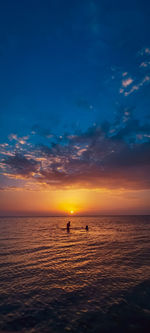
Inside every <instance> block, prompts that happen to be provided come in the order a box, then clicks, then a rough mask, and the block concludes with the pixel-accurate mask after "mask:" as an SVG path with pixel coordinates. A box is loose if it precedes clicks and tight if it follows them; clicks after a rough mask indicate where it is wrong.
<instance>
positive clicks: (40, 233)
mask: <svg viewBox="0 0 150 333" xmlns="http://www.w3.org/2000/svg"><path fill="white" fill-rule="evenodd" d="M66 222H67V218H64V217H26V218H19V217H17V218H0V332H28V333H33V332H36V333H39V332H52V333H53V332H54V333H55V332H79V333H83V332H97V333H99V332H150V217H149V216H113V217H110V216H107V217H106V216H105V217H71V229H70V232H69V233H68V232H67V230H66ZM86 224H88V226H89V231H86V230H85V225H86Z"/></svg>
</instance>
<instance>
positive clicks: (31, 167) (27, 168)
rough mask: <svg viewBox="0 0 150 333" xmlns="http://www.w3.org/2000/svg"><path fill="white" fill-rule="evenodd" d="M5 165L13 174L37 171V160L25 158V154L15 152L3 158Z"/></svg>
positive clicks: (28, 174) (29, 173)
mask: <svg viewBox="0 0 150 333" xmlns="http://www.w3.org/2000/svg"><path fill="white" fill-rule="evenodd" d="M4 163H5V165H6V166H8V167H9V169H10V170H11V171H12V174H13V172H14V173H15V174H19V175H23V176H27V177H28V176H30V175H31V174H32V173H33V172H37V166H38V162H36V161H35V160H33V159H27V158H26V157H25V156H22V155H20V154H16V155H14V156H9V157H7V158H6V159H5V160H4Z"/></svg>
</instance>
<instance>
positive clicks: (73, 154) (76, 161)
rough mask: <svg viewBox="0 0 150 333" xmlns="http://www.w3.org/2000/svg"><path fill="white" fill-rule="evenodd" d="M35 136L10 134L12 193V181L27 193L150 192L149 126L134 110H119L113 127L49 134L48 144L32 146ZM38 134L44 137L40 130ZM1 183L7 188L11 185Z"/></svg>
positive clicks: (5, 172) (7, 157)
mask: <svg viewBox="0 0 150 333" xmlns="http://www.w3.org/2000/svg"><path fill="white" fill-rule="evenodd" d="M32 132H33V131H32ZM32 132H31V133H30V135H26V136H24V137H22V138H18V136H17V134H10V136H9V141H8V142H7V143H3V144H1V145H0V154H1V160H0V167H1V174H2V177H4V180H5V179H6V180H7V188H8V187H9V186H8V184H9V179H10V180H11V181H12V179H13V180H14V184H13V188H14V186H16V188H18V187H19V186H20V187H22V186H26V185H27V186H28V189H33V188H34V187H35V186H39V188H40V187H43V188H47V187H55V188H70V187H72V186H73V187H76V188H108V189H116V188H127V189H149V188H150V173H149V170H150V123H147V122H145V123H140V122H139V121H138V119H136V118H135V117H134V116H133V114H132V110H131V109H128V108H124V109H122V110H120V112H119V113H118V115H117V117H116V119H115V121H114V122H113V123H110V122H105V123H103V124H101V125H100V124H97V125H93V126H92V127H90V128H88V129H87V130H86V131H84V132H74V133H70V134H62V135H61V136H59V137H57V136H54V135H53V136H51V135H49V133H48V130H46V132H45V138H46V139H47V144H38V145H36V144H33V137H35V136H36V133H33V134H32ZM38 132H42V135H43V136H44V131H42V130H40V128H38ZM48 140H49V141H48ZM18 180H20V181H23V184H22V183H21V185H19V183H18ZM2 183H3V186H1V188H2V189H5V188H6V185H5V184H6V182H5V181H3V182H2ZM10 184H11V185H10V186H12V182H10Z"/></svg>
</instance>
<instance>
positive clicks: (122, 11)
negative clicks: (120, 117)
mask: <svg viewBox="0 0 150 333" xmlns="http://www.w3.org/2000/svg"><path fill="white" fill-rule="evenodd" d="M149 14H150V5H149V4H148V2H147V1H126V2H121V1H114V2H113V4H112V1H76V2H74V3H72V2H70V1H58V0H55V1H21V2H20V1H13V2H12V1H7V0H6V1H4V2H3V4H1V14H0V16H1V17H0V26H1V29H0V31H1V33H0V58H1V61H0V71H1V89H0V91H1V99H0V100H1V103H0V104H1V105H0V107H1V121H2V133H1V134H2V137H1V138H2V139H3V138H5V139H6V138H7V136H8V135H9V134H10V133H19V135H22V133H23V132H24V134H27V132H28V133H29V132H30V130H31V129H32V126H35V125H37V126H39V125H40V126H41V127H43V128H46V129H50V130H52V131H53V132H57V133H58V132H59V133H60V134H63V132H64V131H65V130H68V131H72V129H74V127H79V128H81V129H86V128H87V127H88V126H91V125H92V123H95V122H96V123H97V122H101V121H103V120H106V119H108V117H109V119H113V118H114V117H115V112H117V110H118V108H119V107H120V106H128V107H129V106H130V107H134V108H136V113H137V114H138V116H139V117H145V116H147V115H148V113H149V106H150V101H149V82H148V81H147V82H145V83H144V84H143V85H142V86H141V87H140V89H139V90H138V91H136V90H134V91H133V93H131V94H130V95H128V96H124V94H121V93H120V92H119V91H120V89H121V86H122V84H121V81H122V79H123V77H122V74H123V73H128V74H127V78H128V77H129V78H132V80H133V84H132V85H135V84H139V83H140V82H141V81H142V80H143V79H144V77H145V76H146V75H148V74H149V72H150V70H149V68H150V64H149V61H150V53H149V52H148V53H145V52H144V49H149V47H150V40H149V33H150V21H149ZM142 50H143V54H142ZM140 52H141V54H140ZM143 62H145V63H147V67H142V66H141V67H140V65H141V64H142V63H143ZM132 85H131V86H132ZM143 86H144V87H143Z"/></svg>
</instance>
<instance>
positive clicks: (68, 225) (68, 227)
mask: <svg viewBox="0 0 150 333" xmlns="http://www.w3.org/2000/svg"><path fill="white" fill-rule="evenodd" d="M67 231H68V232H69V231H70V221H69V222H68V223H67Z"/></svg>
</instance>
